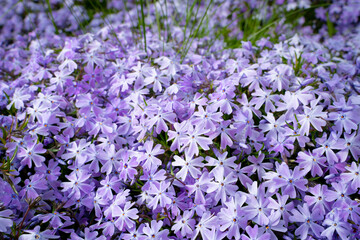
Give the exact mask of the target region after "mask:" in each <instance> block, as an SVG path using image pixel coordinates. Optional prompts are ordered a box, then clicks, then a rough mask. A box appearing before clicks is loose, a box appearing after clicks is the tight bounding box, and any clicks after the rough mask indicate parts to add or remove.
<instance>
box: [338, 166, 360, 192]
mask: <svg viewBox="0 0 360 240" xmlns="http://www.w3.org/2000/svg"><path fill="white" fill-rule="evenodd" d="M345 169H346V170H348V172H345V173H342V174H341V179H342V180H343V181H344V182H345V183H350V184H351V185H350V186H351V187H352V189H354V190H357V189H358V188H360V166H356V163H355V162H352V163H351V166H350V167H348V166H346V167H345Z"/></svg>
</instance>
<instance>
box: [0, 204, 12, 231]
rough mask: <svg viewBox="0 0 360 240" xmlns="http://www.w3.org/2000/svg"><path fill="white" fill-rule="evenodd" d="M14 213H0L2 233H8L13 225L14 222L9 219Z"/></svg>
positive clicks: (0, 229)
mask: <svg viewBox="0 0 360 240" xmlns="http://www.w3.org/2000/svg"><path fill="white" fill-rule="evenodd" d="M12 213H13V212H12V211H11V210H8V209H6V210H2V211H0V232H7V230H6V229H7V228H10V227H11V226H12V225H13V221H12V220H11V219H9V217H10V215H11V214H12Z"/></svg>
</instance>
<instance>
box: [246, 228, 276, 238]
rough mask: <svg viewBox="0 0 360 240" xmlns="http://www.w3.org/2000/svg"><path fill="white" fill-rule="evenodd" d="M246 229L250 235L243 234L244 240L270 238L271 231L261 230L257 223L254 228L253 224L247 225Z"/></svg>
mask: <svg viewBox="0 0 360 240" xmlns="http://www.w3.org/2000/svg"><path fill="white" fill-rule="evenodd" d="M245 230H246V233H247V234H248V235H249V236H246V235H245V234H242V235H241V239H242V240H270V237H271V236H270V233H264V232H261V231H260V232H259V227H258V225H255V226H254V227H253V228H252V227H251V226H247V227H246V228H245Z"/></svg>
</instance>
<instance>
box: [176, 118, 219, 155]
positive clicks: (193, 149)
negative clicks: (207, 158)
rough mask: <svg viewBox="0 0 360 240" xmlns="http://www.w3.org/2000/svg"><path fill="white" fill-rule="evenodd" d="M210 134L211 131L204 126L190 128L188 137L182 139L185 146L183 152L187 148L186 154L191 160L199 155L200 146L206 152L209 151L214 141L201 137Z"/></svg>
mask: <svg viewBox="0 0 360 240" xmlns="http://www.w3.org/2000/svg"><path fill="white" fill-rule="evenodd" d="M208 132H209V130H206V129H204V126H201V125H196V127H195V128H194V127H193V126H190V127H189V129H188V133H187V136H186V137H184V138H183V139H182V143H183V144H184V147H183V148H182V150H183V149H184V148H186V153H187V155H188V156H189V157H191V158H192V157H193V156H194V155H196V156H197V155H199V148H198V145H199V146H200V147H201V148H202V149H204V150H209V149H210V148H209V145H210V144H212V140H211V139H210V138H207V137H203V136H201V135H203V134H205V133H208Z"/></svg>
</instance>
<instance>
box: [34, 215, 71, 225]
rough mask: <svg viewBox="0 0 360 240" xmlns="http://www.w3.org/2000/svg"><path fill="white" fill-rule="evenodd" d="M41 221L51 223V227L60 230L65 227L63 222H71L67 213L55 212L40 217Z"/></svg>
mask: <svg viewBox="0 0 360 240" xmlns="http://www.w3.org/2000/svg"><path fill="white" fill-rule="evenodd" d="M39 219H40V220H42V222H43V223H45V222H49V221H50V226H52V227H53V228H58V227H60V226H62V225H63V222H62V220H65V221H70V220H71V219H70V217H68V216H66V215H65V213H59V212H57V211H54V212H52V213H47V214H44V215H42V216H39Z"/></svg>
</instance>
